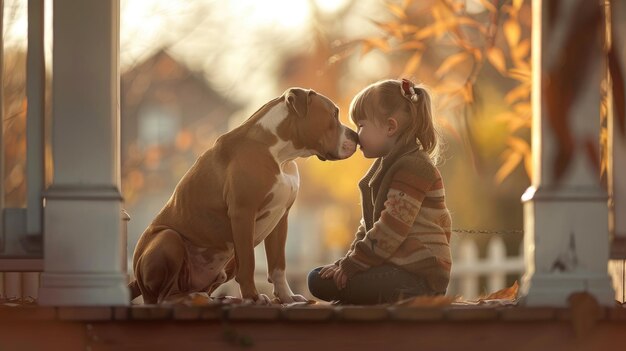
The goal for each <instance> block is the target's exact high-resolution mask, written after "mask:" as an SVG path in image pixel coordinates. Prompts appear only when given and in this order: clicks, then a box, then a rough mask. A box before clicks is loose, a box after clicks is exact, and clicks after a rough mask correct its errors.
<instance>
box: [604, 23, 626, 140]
mask: <svg viewBox="0 0 626 351" xmlns="http://www.w3.org/2000/svg"><path fill="white" fill-rule="evenodd" d="M613 38H617V37H616V36H615V34H613ZM608 66H609V74H610V76H611V83H612V87H611V88H612V93H613V104H614V106H615V116H614V118H615V121H616V122H617V123H615V124H616V125H617V128H618V130H619V131H620V133H621V134H622V136H626V104H625V103H624V99H625V98H626V95H624V94H625V88H624V71H623V69H622V66H621V62H620V60H619V56H618V53H617V51H616V45H615V43H613V45H612V46H611V49H610V50H609V53H608Z"/></svg>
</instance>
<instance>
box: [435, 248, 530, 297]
mask: <svg viewBox="0 0 626 351" xmlns="http://www.w3.org/2000/svg"><path fill="white" fill-rule="evenodd" d="M451 249H452V271H451V272H450V274H451V279H450V285H449V286H448V292H447V295H449V296H461V297H462V298H463V299H465V300H472V299H476V298H478V297H479V296H483V295H487V294H489V293H492V292H495V291H498V290H500V289H503V288H505V287H507V281H506V278H507V275H514V276H516V279H517V280H518V282H519V279H520V278H521V276H522V274H524V254H523V250H522V247H521V246H520V248H519V251H518V252H519V254H518V255H515V256H513V255H508V254H507V252H506V246H505V244H504V240H503V239H502V237H501V236H494V237H492V238H490V239H489V242H488V244H487V251H486V256H485V257H480V255H479V250H478V245H477V244H476V241H475V240H472V239H471V238H461V237H458V236H457V237H453V240H452V248H451ZM481 278H485V279H486V287H481V286H480V281H481Z"/></svg>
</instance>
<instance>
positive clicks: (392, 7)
mask: <svg viewBox="0 0 626 351" xmlns="http://www.w3.org/2000/svg"><path fill="white" fill-rule="evenodd" d="M385 6H387V9H388V10H389V12H391V13H392V14H394V15H395V16H396V17H398V18H400V19H406V13H404V9H403V8H402V7H400V6H398V5H396V4H392V3H386V4H385Z"/></svg>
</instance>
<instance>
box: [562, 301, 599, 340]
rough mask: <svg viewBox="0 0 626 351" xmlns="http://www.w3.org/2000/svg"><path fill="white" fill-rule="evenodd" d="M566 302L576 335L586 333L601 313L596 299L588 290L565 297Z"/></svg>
mask: <svg viewBox="0 0 626 351" xmlns="http://www.w3.org/2000/svg"><path fill="white" fill-rule="evenodd" d="M567 303H568V305H569V308H570V314H571V315H570V317H571V321H572V327H573V328H574V332H575V333H576V336H577V337H581V336H584V335H586V334H587V333H589V331H591V329H593V327H594V326H595V325H596V323H597V322H598V319H599V318H600V317H601V315H602V308H601V307H600V305H599V304H598V301H597V300H596V299H595V297H593V295H591V294H589V293H588V292H576V293H573V294H571V295H570V296H569V297H568V298H567Z"/></svg>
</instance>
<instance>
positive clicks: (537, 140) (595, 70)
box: [521, 0, 614, 306]
mask: <svg viewBox="0 0 626 351" xmlns="http://www.w3.org/2000/svg"><path fill="white" fill-rule="evenodd" d="M583 2H585V3H587V2H588V3H587V4H591V6H600V4H599V2H598V1H589V0H571V1H569V0H568V1H565V0H563V1H556V4H555V6H553V7H552V8H553V10H554V9H558V13H556V14H554V15H553V16H550V15H549V13H548V11H549V9H550V6H549V4H550V3H551V1H542V0H533V27H532V30H533V33H532V36H533V38H532V39H533V48H532V49H533V52H532V55H533V57H532V60H533V61H532V66H533V77H532V79H533V92H532V94H533V95H532V104H533V131H532V133H533V134H532V148H533V179H532V186H531V187H530V188H528V190H527V191H526V193H524V195H523V196H522V201H523V202H524V231H525V234H524V235H525V237H524V241H525V244H524V245H525V251H524V252H525V262H526V274H525V275H524V278H523V279H522V289H521V292H522V294H523V295H524V296H525V297H524V299H523V301H524V303H525V304H527V305H532V306H537V305H548V306H564V305H566V304H567V298H568V296H569V295H570V294H572V293H573V292H580V291H586V292H589V293H591V294H592V295H594V296H595V298H596V299H597V300H598V302H599V303H601V304H603V305H612V304H613V303H614V292H613V289H612V286H611V280H610V277H609V275H608V272H607V266H608V258H609V235H608V206H607V195H606V192H605V191H604V190H603V188H602V187H601V184H600V174H599V170H598V168H597V167H595V166H594V165H593V162H592V161H591V160H590V158H589V156H588V155H587V153H586V151H585V145H584V143H585V141H587V140H591V141H592V142H593V145H594V146H596V149H597V150H599V147H598V143H599V129H600V81H601V76H602V61H601V55H602V49H601V45H600V39H601V33H600V30H599V29H598V31H597V35H596V36H595V40H593V39H592V40H589V41H587V42H585V43H584V45H585V47H586V50H590V51H591V56H592V57H591V59H590V61H589V62H588V65H589V66H588V68H587V71H586V75H585V77H584V78H583V79H581V84H582V86H581V87H580V89H579V93H578V95H577V96H576V97H575V98H574V100H573V102H572V104H571V106H569V117H568V118H567V121H568V123H569V129H570V132H571V136H572V139H573V150H572V156H571V159H570V161H569V166H568V167H567V168H566V171H565V173H564V174H563V176H562V177H561V179H560V180H558V179H557V177H556V176H555V174H556V171H557V167H556V163H555V159H556V155H557V154H558V145H557V139H556V135H555V134H556V133H555V130H554V129H553V127H551V126H550V124H549V119H550V116H549V115H548V113H549V111H548V109H547V99H546V96H545V95H544V94H542V92H543V89H545V87H544V86H543V84H544V82H545V81H546V79H547V78H548V72H550V70H551V69H552V68H553V67H556V66H558V65H562V64H563V62H562V61H561V62H558V60H557V58H558V57H559V55H561V54H562V53H563V52H564V50H565V39H566V36H565V34H566V33H569V31H570V30H572V28H573V27H574V26H575V25H573V20H572V19H573V16H574V15H575V14H578V15H580V14H584V15H589V12H592V11H585V10H583V11H581V7H584V6H581V5H582V4H583ZM557 5H558V6H557ZM586 30H588V31H593V30H594V29H593V28H588V29H586ZM585 40H587V39H585ZM567 60H573V61H572V62H580V58H577V57H569V58H567ZM577 60H578V61H577ZM571 74H582V73H581V72H579V71H577V72H571ZM557 128H562V126H559V127H557ZM598 157H599V155H598Z"/></svg>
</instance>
